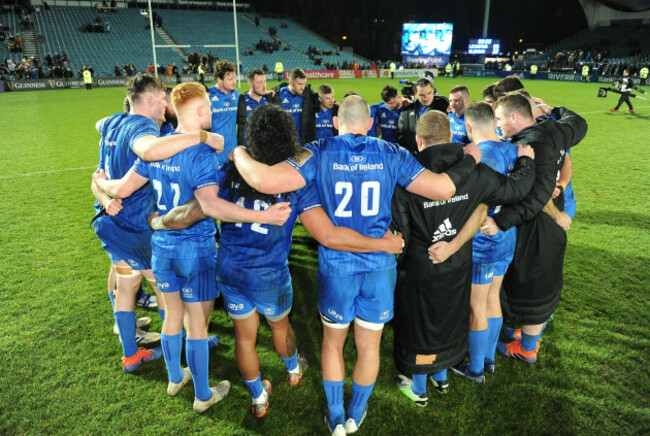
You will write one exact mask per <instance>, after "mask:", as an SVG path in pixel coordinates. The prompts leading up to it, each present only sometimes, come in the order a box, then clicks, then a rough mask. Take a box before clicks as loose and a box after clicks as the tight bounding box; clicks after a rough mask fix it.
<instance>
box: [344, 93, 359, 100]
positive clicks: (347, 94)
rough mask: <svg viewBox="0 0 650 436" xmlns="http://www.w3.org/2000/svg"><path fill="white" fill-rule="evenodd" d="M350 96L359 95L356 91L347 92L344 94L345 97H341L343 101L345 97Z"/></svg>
mask: <svg viewBox="0 0 650 436" xmlns="http://www.w3.org/2000/svg"><path fill="white" fill-rule="evenodd" d="M351 95H359V93H358V92H357V91H348V92H346V93H345V95H344V96H343V100H345V98H346V97H349V96H351Z"/></svg>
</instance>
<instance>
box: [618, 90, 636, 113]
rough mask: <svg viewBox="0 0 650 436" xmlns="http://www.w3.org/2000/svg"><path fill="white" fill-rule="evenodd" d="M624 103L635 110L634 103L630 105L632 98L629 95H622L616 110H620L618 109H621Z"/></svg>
mask: <svg viewBox="0 0 650 436" xmlns="http://www.w3.org/2000/svg"><path fill="white" fill-rule="evenodd" d="M623 102H625V104H627V105H628V107H629V108H630V109H633V107H632V103H630V96H629V94H627V93H623V94H621V98H619V99H618V104H617V105H616V107H615V108H614V109H616V110H618V108H619V107H621V105H622V104H623Z"/></svg>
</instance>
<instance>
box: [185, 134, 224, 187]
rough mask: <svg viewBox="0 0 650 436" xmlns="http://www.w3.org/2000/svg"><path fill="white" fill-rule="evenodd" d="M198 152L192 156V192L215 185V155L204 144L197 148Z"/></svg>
mask: <svg viewBox="0 0 650 436" xmlns="http://www.w3.org/2000/svg"><path fill="white" fill-rule="evenodd" d="M198 148H199V151H198V152H197V153H195V154H194V159H193V162H192V176H191V177H192V179H191V182H192V190H193V191H196V190H197V189H201V188H205V187H206V186H212V185H217V184H218V183H219V182H218V178H217V168H218V161H217V153H216V152H215V151H214V150H213V149H211V148H209V147H208V146H207V145H205V144H201V145H199V146H198Z"/></svg>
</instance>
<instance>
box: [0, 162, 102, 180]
mask: <svg viewBox="0 0 650 436" xmlns="http://www.w3.org/2000/svg"><path fill="white" fill-rule="evenodd" d="M91 168H97V166H94V165H93V166H91V167H79V168H62V169H60V170H49V171H36V172H34V173H22V174H9V175H7V176H0V179H12V178H14V177H28V176H38V175H40V174H51V173H62V172H64V171H77V170H89V169H91Z"/></svg>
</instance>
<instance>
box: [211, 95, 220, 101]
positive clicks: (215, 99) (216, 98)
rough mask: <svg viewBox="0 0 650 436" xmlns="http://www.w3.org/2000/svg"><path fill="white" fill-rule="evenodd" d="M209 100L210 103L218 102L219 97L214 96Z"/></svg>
mask: <svg viewBox="0 0 650 436" xmlns="http://www.w3.org/2000/svg"><path fill="white" fill-rule="evenodd" d="M211 100H212V101H219V97H217V96H216V95H215V96H214V97H212V98H211Z"/></svg>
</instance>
